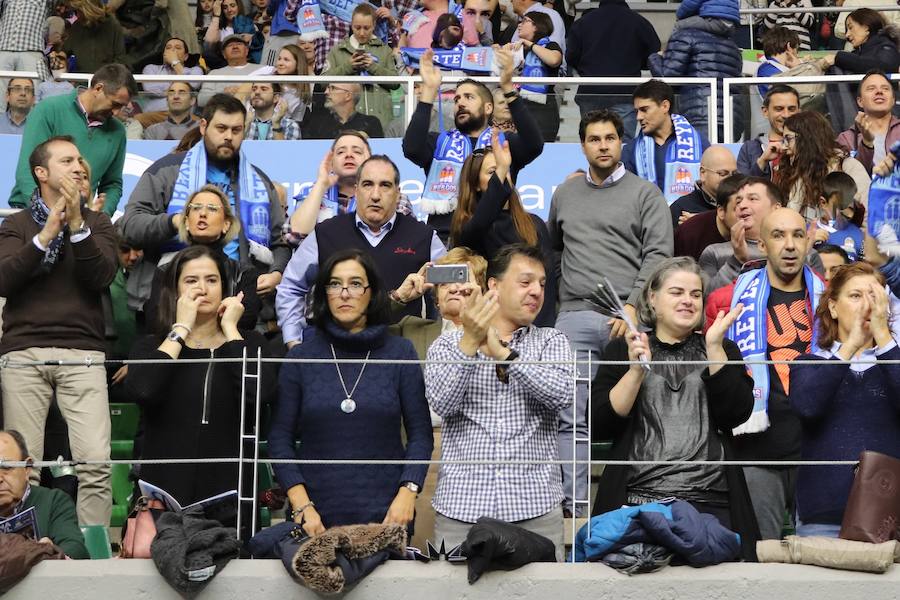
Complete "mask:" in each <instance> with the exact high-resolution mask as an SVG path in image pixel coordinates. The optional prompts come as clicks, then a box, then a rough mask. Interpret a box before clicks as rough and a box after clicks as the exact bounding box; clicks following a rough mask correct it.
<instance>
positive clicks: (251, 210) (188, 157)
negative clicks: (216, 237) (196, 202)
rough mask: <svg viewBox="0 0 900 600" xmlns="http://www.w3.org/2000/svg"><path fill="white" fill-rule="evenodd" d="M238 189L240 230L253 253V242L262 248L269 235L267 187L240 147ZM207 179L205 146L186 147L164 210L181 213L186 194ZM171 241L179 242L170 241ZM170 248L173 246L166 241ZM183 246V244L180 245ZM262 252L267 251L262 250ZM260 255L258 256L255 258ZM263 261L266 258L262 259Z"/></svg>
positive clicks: (186, 197)
mask: <svg viewBox="0 0 900 600" xmlns="http://www.w3.org/2000/svg"><path fill="white" fill-rule="evenodd" d="M238 157H239V158H238V189H237V194H236V196H237V198H236V201H237V204H238V206H239V207H240V215H239V216H240V219H241V232H242V233H243V234H244V237H246V238H247V241H248V243H249V244H250V252H251V254H252V255H254V256H255V257H256V256H257V253H256V252H254V247H253V246H254V244H256V245H259V246H262V247H264V248H268V247H269V239H270V236H271V231H270V223H269V190H268V189H267V188H266V184H265V182H264V181H263V180H262V178H261V177H260V176H259V174H258V173H257V172H256V169H255V168H253V165H252V164H250V161H249V160H247V157H246V156H245V155H244V151H243V149H241V150H240V153H239V155H238ZM206 183H207V178H206V147H205V146H204V145H203V144H202V143H200V144H195V145H194V147H193V148H191V149H190V150H188V152H187V154H185V155H184V160H182V161H181V166H180V167H179V168H178V177H177V178H176V179H175V187H174V188H173V190H172V198H171V199H170V200H169V206H168V207H166V213H167V214H170V215H176V214H181V213H182V211H184V205H185V203H187V200H188V198H189V197H190V196H191V194H193V193H194V192H196V191H197V190H199V189H200V188H202V187H203V186H204V185H206ZM173 244H178V242H177V241H173ZM167 246H169V249H177V248H173V247H172V244H168V245H167ZM181 247H183V246H181ZM262 254H263V255H265V254H266V253H265V252H263V253H262ZM258 259H259V258H258ZM263 262H265V261H264V260H263Z"/></svg>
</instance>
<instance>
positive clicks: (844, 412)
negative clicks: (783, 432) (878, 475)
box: [790, 346, 900, 525]
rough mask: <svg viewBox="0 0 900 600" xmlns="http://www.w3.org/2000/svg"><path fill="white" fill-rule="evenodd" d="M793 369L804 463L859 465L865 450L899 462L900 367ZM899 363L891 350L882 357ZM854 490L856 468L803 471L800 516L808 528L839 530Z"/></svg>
mask: <svg viewBox="0 0 900 600" xmlns="http://www.w3.org/2000/svg"><path fill="white" fill-rule="evenodd" d="M816 358H821V357H817V356H815V355H810V354H807V355H804V356H801V357H799V358H798V359H797V360H796V361H795V362H794V363H793V364H792V365H791V385H790V390H791V395H790V400H791V406H792V407H793V409H794V411H795V412H796V413H797V414H798V415H799V416H800V420H801V422H802V425H803V437H802V458H803V460H855V459H857V458H858V457H859V453H860V452H862V451H863V450H874V451H876V452H882V453H884V454H888V455H890V456H896V457H900V365H885V364H881V363H880V362H876V363H875V366H872V367H869V368H868V369H866V370H865V371H853V370H851V369H850V365H847V364H838V363H837V362H836V361H837V359H834V360H835V364H834V365H827V364H821V363H819V364H812V363H809V362H806V361H809V360H813V359H816ZM878 358H879V359H881V360H900V348H898V347H896V346H895V347H893V348H892V349H890V350H888V351H887V352H885V353H884V354H882V355H880V356H879V357H878ZM852 485H853V468H852V467H841V466H837V467H820V466H808V467H800V470H799V473H798V475H797V513H798V514H799V516H800V520H801V521H803V522H804V523H830V524H834V525H840V523H841V521H842V520H843V517H844V507H845V506H846V505H847V498H848V497H849V495H850V487H851V486H852Z"/></svg>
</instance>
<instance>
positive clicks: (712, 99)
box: [707, 79, 719, 144]
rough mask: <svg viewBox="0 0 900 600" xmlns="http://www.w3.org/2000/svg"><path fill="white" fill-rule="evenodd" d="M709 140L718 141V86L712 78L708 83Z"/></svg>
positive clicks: (713, 142) (711, 141) (716, 142)
mask: <svg viewBox="0 0 900 600" xmlns="http://www.w3.org/2000/svg"><path fill="white" fill-rule="evenodd" d="M707 114H708V115H709V121H710V123H709V141H710V143H711V144H718V143H719V86H718V84H717V81H716V80H715V79H713V80H712V81H711V82H710V84H709V112H708V113H707Z"/></svg>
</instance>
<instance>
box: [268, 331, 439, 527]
mask: <svg viewBox="0 0 900 600" xmlns="http://www.w3.org/2000/svg"><path fill="white" fill-rule="evenodd" d="M330 343H333V344H334V348H335V352H336V354H337V357H338V359H341V358H351V359H362V358H365V356H366V351H367V350H369V349H371V352H372V354H371V357H370V359H372V360H374V359H383V360H408V359H411V360H418V357H417V356H416V352H415V350H414V349H413V346H412V344H411V343H410V342H409V341H408V340H406V339H403V338H401V337H396V336H392V335H388V334H387V328H386V326H384V325H377V326H372V327H369V328H367V329H365V330H364V331H362V332H361V333H358V334H351V333H349V332H347V331H345V330H343V329H341V328H340V327H338V326H336V325H335V324H334V323H331V322H328V323H327V324H326V325H325V326H324V327H316V328H315V329H310V330H307V335H306V336H304V341H303V343H302V344H300V345H298V346H295V347H294V348H292V349H291V351H290V352H289V353H288V355H287V358H297V359H302V358H317V359H321V358H329V359H330V358H331V348H329V344H330ZM361 367H362V365H361V364H350V363H343V364H340V368H341V374H342V375H343V377H344V382H345V384H346V386H347V390H348V391H350V390H352V388H353V384H354V382H355V381H356V378H357V376H358V375H359V370H360V368H361ZM279 383H280V396H279V402H278V408H277V411H276V413H275V418H274V419H273V421H272V428H271V431H270V432H269V450H270V454H271V456H272V458H299V459H319V460H321V459H382V460H384V459H387V460H390V459H410V460H428V459H430V458H431V450H432V447H433V445H434V439H433V436H432V428H431V416H430V414H429V412H428V403H427V402H426V401H425V382H424V380H423V377H422V369H421V368H420V367H419V365H415V364H405V365H396V364H390V365H388V364H377V365H373V364H369V365H367V366H366V367H365V372H364V373H363V375H362V378H361V379H360V381H359V386H358V387H357V389H356V391H355V392H354V393H353V394H352V396H353V400H355V401H356V411H354V412H352V413H349V414H348V413H344V412H342V411H341V408H340V404H341V401H342V400H343V399H344V398H345V397H346V396H345V394H344V390H343V388H342V387H341V384H340V380H339V379H338V373H337V369H336V368H335V365H334V364H326V363H319V364H302V363H285V364H284V365H283V366H282V368H281V375H280V380H279ZM404 427H405V429H406V439H407V443H406V447H405V448H404V446H403V440H402V439H401V432H402V429H403V428H404ZM295 440H300V450H299V451H295V450H294V442H295ZM427 470H428V465H407V466H404V465H308V464H303V465H299V464H280V465H275V474H276V476H277V477H278V481H279V482H280V483H281V485H282V486H283V487H284V489H286V490H287V489H290V488H291V487H293V486H295V485H298V484H304V485H305V486H306V490H307V493H308V494H309V497H310V499H311V500H312V501H313V502H315V503H316V510H317V511H318V512H319V515H321V517H322V522H323V523H324V524H325V527H333V526H336V525H350V524H359V523H381V521H382V519H384V516H385V514H386V513H387V510H388V507H389V506H390V504H391V502H392V501H393V500H394V497H395V496H396V495H397V491H398V489H399V487H400V484H401V482H404V481H412V482H414V483H417V484H419V485H420V486H421V485H422V484H423V483H424V481H425V473H426V471H427Z"/></svg>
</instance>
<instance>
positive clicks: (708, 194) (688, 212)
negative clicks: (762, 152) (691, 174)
mask: <svg viewBox="0 0 900 600" xmlns="http://www.w3.org/2000/svg"><path fill="white" fill-rule="evenodd" d="M735 171H737V158H736V157H735V156H734V153H733V152H732V151H731V150H729V149H728V146H723V145H721V144H716V145H714V146H710V147H709V148H707V149H706V150H705V151H704V152H703V156H701V157H700V179H699V180H698V181H697V182H696V183H694V191H693V192H691V193H690V194H687V195H685V196H682V197H681V198H679V199H678V200H676V201H675V202H673V203H672V205H671V206H669V210H670V211H672V229H673V230H674V229H676V228H677V227H678V226H679V225H681V224H682V223H684V222H685V221H687V220H688V219H690V218H691V217H693V216H694V215H696V214H698V213H702V212H706V211H708V210H715V208H716V192H717V191H718V190H719V183H720V182H721V181H722V180H723V179H725V178H726V177H728V176H729V175H731V174H732V173H734V172H735Z"/></svg>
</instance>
